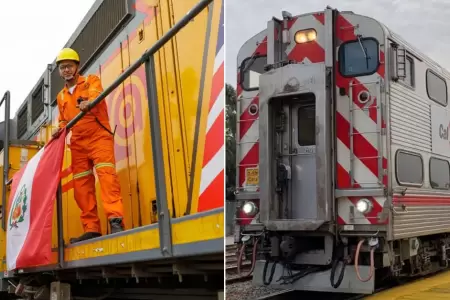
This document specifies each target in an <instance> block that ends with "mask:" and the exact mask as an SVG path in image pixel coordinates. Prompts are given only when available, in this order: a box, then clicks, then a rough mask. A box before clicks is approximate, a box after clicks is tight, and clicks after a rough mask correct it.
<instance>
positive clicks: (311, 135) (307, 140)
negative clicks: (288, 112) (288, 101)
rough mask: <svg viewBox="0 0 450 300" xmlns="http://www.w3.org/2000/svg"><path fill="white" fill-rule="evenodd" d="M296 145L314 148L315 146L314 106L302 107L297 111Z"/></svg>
mask: <svg viewBox="0 0 450 300" xmlns="http://www.w3.org/2000/svg"><path fill="white" fill-rule="evenodd" d="M297 113H298V144H299V145H300V146H314V145H315V144H316V106H315V105H311V106H304V107H300V108H299V109H298V112H297Z"/></svg>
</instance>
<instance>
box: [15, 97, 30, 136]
mask: <svg viewBox="0 0 450 300" xmlns="http://www.w3.org/2000/svg"><path fill="white" fill-rule="evenodd" d="M27 128H28V106H27V105H25V106H24V107H23V108H22V110H21V111H20V112H19V113H18V116H17V138H18V139H20V138H22V136H23V135H24V134H25V133H26V132H27Z"/></svg>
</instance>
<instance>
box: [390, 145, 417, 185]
mask: <svg viewBox="0 0 450 300" xmlns="http://www.w3.org/2000/svg"><path fill="white" fill-rule="evenodd" d="M396 173H397V181H398V183H399V184H400V185H422V183H423V161H422V157H421V156H420V155H418V154H415V153H409V152H405V151H402V150H399V151H397V155H396Z"/></svg>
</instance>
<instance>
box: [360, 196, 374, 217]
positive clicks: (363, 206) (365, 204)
mask: <svg viewBox="0 0 450 300" xmlns="http://www.w3.org/2000/svg"><path fill="white" fill-rule="evenodd" d="M372 207H373V204H372V202H371V201H370V200H369V199H365V198H363V199H359V200H358V202H356V209H357V210H358V211H359V212H360V213H363V214H367V213H368V212H370V211H371V210H372Z"/></svg>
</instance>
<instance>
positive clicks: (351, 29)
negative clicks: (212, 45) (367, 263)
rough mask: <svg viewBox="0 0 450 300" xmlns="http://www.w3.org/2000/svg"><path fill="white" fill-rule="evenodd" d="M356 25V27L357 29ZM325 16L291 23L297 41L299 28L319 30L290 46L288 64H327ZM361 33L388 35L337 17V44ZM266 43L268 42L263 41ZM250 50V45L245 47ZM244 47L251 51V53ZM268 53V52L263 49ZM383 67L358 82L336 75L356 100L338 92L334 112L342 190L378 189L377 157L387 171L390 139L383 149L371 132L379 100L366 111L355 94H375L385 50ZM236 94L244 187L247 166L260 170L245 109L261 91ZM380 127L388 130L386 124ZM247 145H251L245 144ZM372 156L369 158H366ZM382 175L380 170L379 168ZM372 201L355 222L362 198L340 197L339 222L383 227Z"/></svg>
mask: <svg viewBox="0 0 450 300" xmlns="http://www.w3.org/2000/svg"><path fill="white" fill-rule="evenodd" d="M356 24H358V28H357V27H355V26H354V25H356ZM324 25H325V18H324V14H323V13H317V14H310V15H303V16H301V17H298V18H294V19H292V20H290V21H289V22H288V28H289V29H290V34H291V37H292V39H293V35H294V34H295V32H296V31H297V30H302V29H307V28H314V29H315V30H316V32H317V40H316V41H314V42H311V43H305V44H295V43H291V44H290V45H289V46H288V47H287V49H286V54H287V56H288V58H289V59H290V60H294V61H296V62H299V63H301V62H302V63H323V62H324V60H325V47H324V44H325V40H324V38H325V27H324ZM356 30H359V32H360V33H362V34H363V35H364V36H372V37H375V38H377V39H378V40H379V41H383V40H384V33H383V32H382V29H381V28H380V26H379V25H377V23H376V21H374V20H371V19H368V18H364V17H361V16H357V15H353V14H345V15H343V14H339V16H338V21H337V28H336V34H337V37H338V40H339V42H341V43H343V42H346V41H350V40H355V39H356V34H355V31H356ZM263 41H265V39H264V40H263ZM247 48H248V47H247ZM247 48H243V50H244V49H245V50H246V51H247V52H249V50H248V49H247ZM266 49H267V47H266V46H265V43H263V44H261V45H260V46H258V47H257V46H256V45H255V47H254V49H253V52H251V53H250V52H249V53H246V55H247V57H248V56H251V55H252V54H253V53H256V52H257V51H258V50H259V52H260V53H261V54H266V52H267V50H266ZM261 50H264V51H261ZM239 55H240V57H245V55H244V54H241V53H240V54H239ZM380 61H381V64H380V66H379V68H378V70H377V73H375V74H373V75H369V76H362V77H358V79H359V80H358V79H356V78H344V77H342V76H340V75H339V72H336V73H337V80H336V89H339V88H345V89H346V91H347V92H348V90H349V84H350V81H352V82H353V85H355V84H356V86H354V87H353V99H351V102H350V99H349V97H348V96H347V95H346V96H340V95H339V92H338V93H337V97H338V98H337V112H336V134H337V164H336V168H337V178H336V180H337V187H338V188H340V189H349V188H359V187H362V188H364V187H374V186H376V185H378V172H379V170H378V162H377V158H376V157H378V156H379V155H381V156H382V157H383V169H385V168H386V167H387V160H386V153H387V152H386V140H385V136H382V146H381V147H380V150H381V152H380V153H379V148H378V147H377V146H378V145H377V143H378V142H377V135H376V134H373V132H376V129H377V127H376V126H377V123H376V122H377V117H378V116H377V111H376V105H377V101H378V99H376V98H374V99H373V102H372V103H371V105H370V107H371V108H370V109H367V110H363V108H364V107H363V106H362V105H361V104H360V103H359V102H358V101H357V99H356V96H357V95H358V93H359V92H361V91H363V90H369V91H371V94H372V95H373V94H374V92H373V90H372V89H373V87H372V86H371V85H370V82H375V81H376V80H377V79H378V78H382V79H384V73H385V65H384V52H383V51H381V54H380ZM336 68H338V61H336ZM238 95H242V106H241V107H242V113H241V116H240V121H241V123H240V127H241V128H240V141H241V143H242V144H241V151H240V156H239V157H240V167H239V179H240V180H239V185H240V187H242V186H244V185H245V182H244V180H245V168H246V167H248V166H257V164H258V143H254V144H251V143H250V142H252V141H258V127H257V126H258V122H257V120H256V118H255V117H256V116H251V115H249V113H248V111H247V108H248V106H249V105H250V104H252V103H256V104H258V95H257V92H246V91H242V90H241V89H240V87H239V85H238ZM350 105H352V107H353V108H354V109H356V111H354V112H353V133H359V134H356V135H354V136H353V137H352V138H353V154H354V157H355V158H354V161H353V168H352V171H353V179H354V182H355V183H354V184H353V186H352V185H351V181H350V172H349V171H350V157H351V156H350V136H349V132H350V121H349V120H350V107H351V106H350ZM382 127H383V128H384V127H385V123H384V120H383V122H382ZM247 143H248V144H247ZM368 157H370V158H368ZM380 172H382V170H380ZM382 183H383V184H384V185H386V184H387V176H386V175H383V182H382ZM365 198H369V199H371V200H372V202H373V204H374V207H373V209H372V211H371V212H370V213H369V214H368V215H366V216H364V215H362V214H359V213H358V212H356V211H355V218H354V219H353V220H350V218H349V217H350V214H349V212H350V207H351V206H353V205H354V204H355V203H356V202H357V201H358V200H359V198H357V197H342V198H339V199H338V223H339V224H380V223H385V222H386V221H381V222H380V221H379V220H378V219H377V216H378V214H379V213H380V212H381V211H382V209H383V204H384V201H385V200H386V199H385V198H384V197H379V198H378V197H365Z"/></svg>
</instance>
